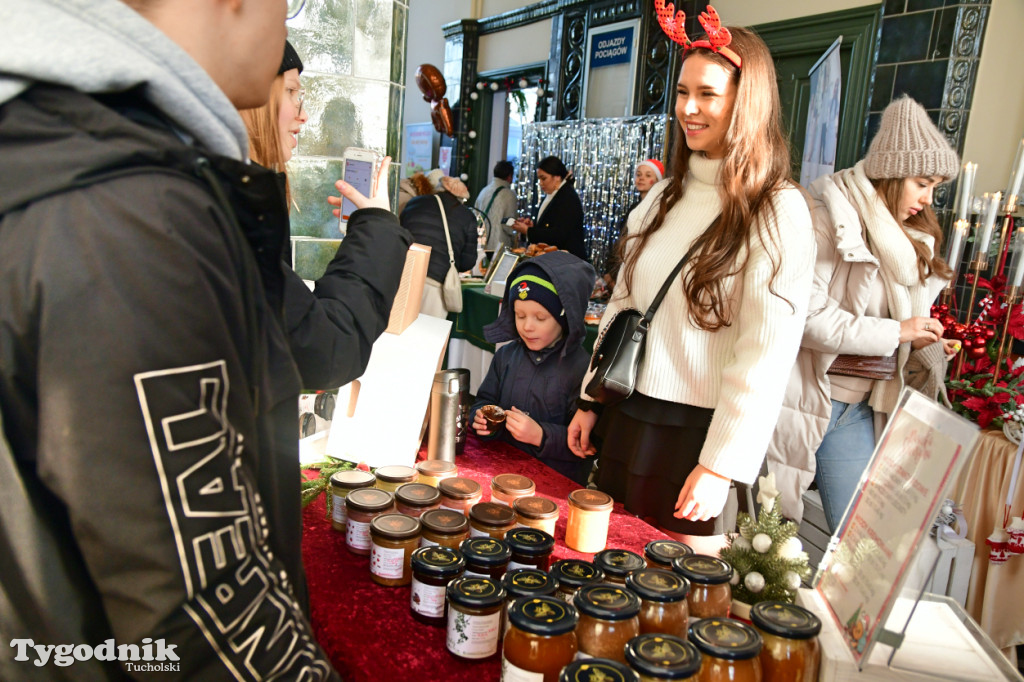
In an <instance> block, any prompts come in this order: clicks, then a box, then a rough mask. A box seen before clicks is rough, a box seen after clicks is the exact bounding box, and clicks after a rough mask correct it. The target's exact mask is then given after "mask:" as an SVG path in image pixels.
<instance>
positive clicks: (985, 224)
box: [971, 192, 996, 264]
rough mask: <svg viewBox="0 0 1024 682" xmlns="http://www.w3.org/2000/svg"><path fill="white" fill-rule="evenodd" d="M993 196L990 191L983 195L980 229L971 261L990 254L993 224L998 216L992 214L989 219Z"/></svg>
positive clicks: (973, 261) (975, 234)
mask: <svg viewBox="0 0 1024 682" xmlns="http://www.w3.org/2000/svg"><path fill="white" fill-rule="evenodd" d="M991 203H992V197H991V196H989V193H988V192H985V193H984V194H982V195H981V210H980V211H979V215H978V229H977V230H976V231H975V233H974V248H973V249H972V250H971V263H972V264H973V263H977V262H978V261H980V260H981V259H983V258H985V256H986V255H988V247H989V243H990V242H991V241H992V226H993V225H995V222H996V216H995V213H993V214H992V220H989V219H988V217H989V210H988V209H989V206H990V204H991Z"/></svg>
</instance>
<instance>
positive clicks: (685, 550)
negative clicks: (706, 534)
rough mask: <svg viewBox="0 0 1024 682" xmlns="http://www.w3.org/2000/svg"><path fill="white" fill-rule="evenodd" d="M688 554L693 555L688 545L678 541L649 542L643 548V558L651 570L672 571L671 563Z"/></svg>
mask: <svg viewBox="0 0 1024 682" xmlns="http://www.w3.org/2000/svg"><path fill="white" fill-rule="evenodd" d="M688 554H693V549H691V548H690V546H689V545H687V544H686V543H683V542H679V541H678V540H651V541H650V542H648V543H647V545H646V546H644V558H645V559H647V565H648V566H650V567H651V568H661V569H664V570H666V571H671V570H672V562H673V561H674V560H675V559H677V558H679V557H681V556H686V555H688Z"/></svg>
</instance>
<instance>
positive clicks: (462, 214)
mask: <svg viewBox="0 0 1024 682" xmlns="http://www.w3.org/2000/svg"><path fill="white" fill-rule="evenodd" d="M435 196H438V197H441V201H442V202H444V210H445V215H446V216H447V217H448V233H449V235H450V236H451V239H452V253H453V254H455V269H457V270H458V271H459V272H465V271H466V270H469V269H470V268H472V267H473V266H474V265H475V264H476V241H477V234H476V217H475V216H474V215H473V212H472V211H470V210H469V209H468V208H466V207H465V206H463V205H462V202H460V201H459V200H458V199H456V198H455V195H453V194H452V193H451V192H441V193H439V194H437V195H434V194H425V195H423V196H418V197H413V198H412V199H410V200H409V203H408V204H406V205H405V209H404V210H403V211H402V215H401V221H402V227H404V228H405V229H407V230H409V232H411V233H412V238H413V240H414V241H415V242H416V243H417V244H423V245H424V246H429V247H430V265H428V266H427V277H429V278H430V279H432V280H434V281H435V282H444V276H445V275H446V274H448V268H449V267H451V266H450V265H449V263H448V242H447V241H445V238H444V224H443V223H442V222H441V210H440V208H438V206H437V199H435V198H434V197H435Z"/></svg>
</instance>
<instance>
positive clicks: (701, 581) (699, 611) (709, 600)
mask: <svg viewBox="0 0 1024 682" xmlns="http://www.w3.org/2000/svg"><path fill="white" fill-rule="evenodd" d="M672 570H673V571H675V572H676V573H678V574H679V575H681V576H683V577H684V578H686V579H687V580H689V581H690V594H688V595H687V597H686V601H687V606H689V608H690V618H691V619H694V620H696V619H698V618H728V617H729V610H730V609H731V608H732V587H730V586H729V579H730V578H732V566H730V565H729V564H728V563H727V562H725V561H722V560H721V559H719V558H718V557H713V556H707V555H706V554H690V555H688V556H681V557H679V558H678V559H675V560H673V562H672Z"/></svg>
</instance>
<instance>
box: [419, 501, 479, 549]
mask: <svg viewBox="0 0 1024 682" xmlns="http://www.w3.org/2000/svg"><path fill="white" fill-rule="evenodd" d="M420 524H421V525H422V526H423V529H422V531H421V532H420V547H430V546H431V545H440V546H442V547H451V548H452V549H458V548H459V547H460V546H461V545H462V541H463V540H465V539H466V538H468V537H469V519H467V518H466V517H465V516H464V515H463V514H462V513H461V512H457V511H452V510H450V509H431V510H430V511H428V512H423V516H421V517H420Z"/></svg>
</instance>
